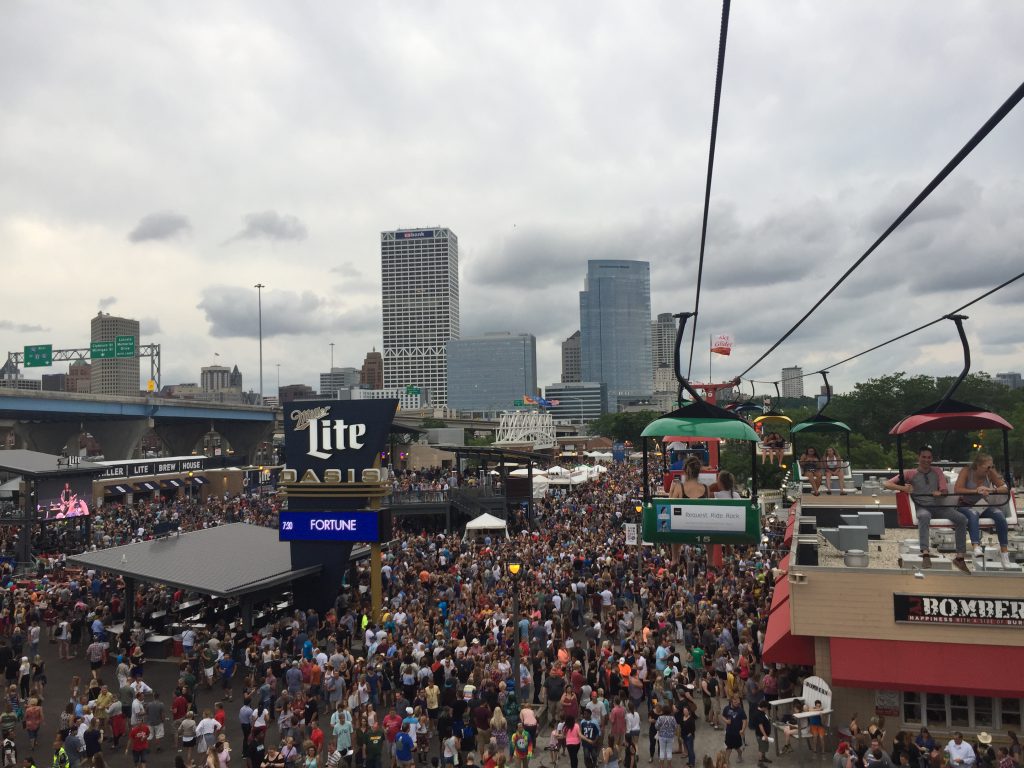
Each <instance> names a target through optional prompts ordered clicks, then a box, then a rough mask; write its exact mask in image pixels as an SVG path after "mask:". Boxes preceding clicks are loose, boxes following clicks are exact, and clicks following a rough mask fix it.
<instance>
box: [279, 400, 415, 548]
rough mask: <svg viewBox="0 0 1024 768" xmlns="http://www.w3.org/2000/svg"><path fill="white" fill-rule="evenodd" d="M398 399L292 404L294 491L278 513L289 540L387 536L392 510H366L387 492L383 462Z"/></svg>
mask: <svg viewBox="0 0 1024 768" xmlns="http://www.w3.org/2000/svg"><path fill="white" fill-rule="evenodd" d="M397 410H398V400H333V401H324V400H301V401H295V402H292V403H289V404H288V406H287V407H286V408H285V412H284V421H285V432H284V447H285V460H286V467H285V468H284V469H282V470H281V472H280V475H279V483H278V486H279V487H280V488H281V489H282V490H283V491H284V492H285V494H286V495H287V510H288V511H287V512H285V511H282V512H281V514H280V515H279V526H280V529H279V532H280V534H281V540H282V541H317V540H331V541H363V542H375V541H387V540H389V539H390V538H391V515H390V513H389V512H388V511H387V510H367V509H364V508H365V507H366V506H367V505H368V503H369V502H370V500H371V499H374V498H381V497H383V496H385V495H387V493H388V490H389V485H390V476H389V473H388V470H387V468H386V467H381V466H380V454H381V451H383V450H384V448H385V447H386V446H387V443H388V435H389V434H390V431H391V422H392V421H393V420H394V418H395V413H396V412H397Z"/></svg>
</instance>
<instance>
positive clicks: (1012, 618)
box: [892, 593, 1024, 627]
mask: <svg viewBox="0 0 1024 768" xmlns="http://www.w3.org/2000/svg"><path fill="white" fill-rule="evenodd" d="M892 598H893V612H894V615H895V619H896V621H897V622H901V623H906V624H957V625H966V626H990V627H1024V599H1015V598H1000V597H962V596H959V595H956V596H952V595H905V594H899V593H897V594H894V595H893V596H892Z"/></svg>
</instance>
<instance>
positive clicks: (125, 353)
mask: <svg viewBox="0 0 1024 768" xmlns="http://www.w3.org/2000/svg"><path fill="white" fill-rule="evenodd" d="M114 357H135V337H134V336H118V337H117V338H116V339H114Z"/></svg>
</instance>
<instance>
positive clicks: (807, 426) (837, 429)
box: [789, 371, 853, 462]
mask: <svg viewBox="0 0 1024 768" xmlns="http://www.w3.org/2000/svg"><path fill="white" fill-rule="evenodd" d="M821 378H823V379H824V380H825V402H824V403H822V406H821V408H819V409H818V412H817V413H816V414H814V415H813V416H810V417H808V418H806V419H804V420H803V421H800V422H797V423H796V424H794V425H793V426H792V427H791V428H790V430H789V434H790V435H792V440H793V455H794V456H799V455H800V452H799V451H798V450H797V449H796V436H797V434H799V433H802V432H804V433H811V432H833V433H842V434H843V435H845V437H846V453H845V454H844V456H843V459H844V461H847V462H848V461H849V460H850V433H851V432H852V431H853V430H852V429H850V427H849V425H848V424H845V423H843V422H841V421H837V420H836V419H832V418H829V417H828V416H825V415H824V414H823V413H822V411H824V410H825V409H826V408H828V404H829V403H830V402H832V388H831V387H830V386H829V385H828V371H821Z"/></svg>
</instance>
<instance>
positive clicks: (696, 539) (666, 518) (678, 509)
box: [643, 499, 761, 544]
mask: <svg viewBox="0 0 1024 768" xmlns="http://www.w3.org/2000/svg"><path fill="white" fill-rule="evenodd" d="M643 524H644V540H645V541H652V542H655V543H661V544H756V543H757V542H758V541H759V540H760V537H761V527H760V526H761V512H760V509H759V508H758V506H757V505H756V504H754V503H752V502H751V501H750V500H749V499H653V500H652V501H651V503H649V504H647V506H646V507H645V508H644V512H643Z"/></svg>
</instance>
